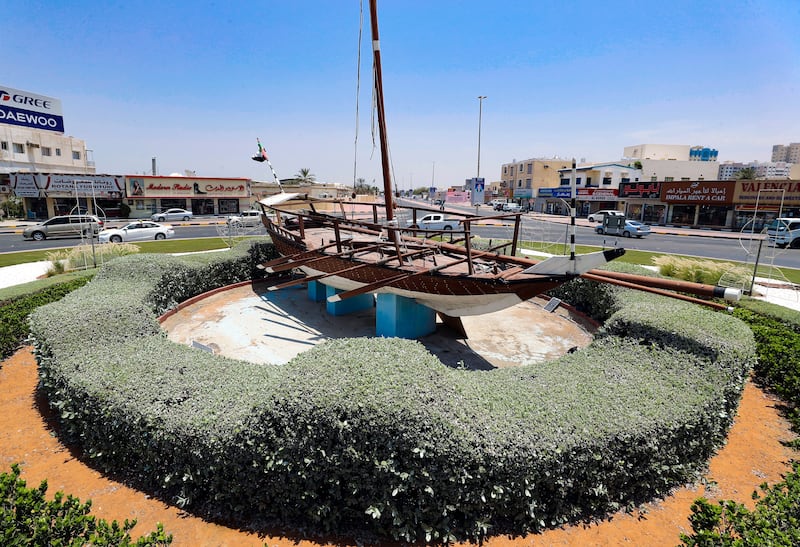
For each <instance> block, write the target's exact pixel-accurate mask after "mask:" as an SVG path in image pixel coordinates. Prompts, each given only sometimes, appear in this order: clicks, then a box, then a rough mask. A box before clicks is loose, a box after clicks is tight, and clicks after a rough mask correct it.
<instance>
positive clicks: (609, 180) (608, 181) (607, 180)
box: [603, 177, 611, 184]
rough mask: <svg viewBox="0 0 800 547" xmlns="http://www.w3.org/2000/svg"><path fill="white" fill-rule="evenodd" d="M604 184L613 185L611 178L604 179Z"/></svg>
mask: <svg viewBox="0 0 800 547" xmlns="http://www.w3.org/2000/svg"><path fill="white" fill-rule="evenodd" d="M603 184H611V177H603Z"/></svg>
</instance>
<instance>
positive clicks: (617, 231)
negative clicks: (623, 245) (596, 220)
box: [594, 220, 650, 237]
mask: <svg viewBox="0 0 800 547" xmlns="http://www.w3.org/2000/svg"><path fill="white" fill-rule="evenodd" d="M594 231H595V232H597V233H598V234H608V235H612V236H623V237H634V236H635V237H644V236H646V235H648V234H650V226H648V225H647V224H642V223H641V222H639V221H638V220H626V221H625V223H624V224H623V225H622V226H620V227H618V228H617V227H609V226H604V225H603V224H601V225H599V226H598V227H596V228H595V229H594Z"/></svg>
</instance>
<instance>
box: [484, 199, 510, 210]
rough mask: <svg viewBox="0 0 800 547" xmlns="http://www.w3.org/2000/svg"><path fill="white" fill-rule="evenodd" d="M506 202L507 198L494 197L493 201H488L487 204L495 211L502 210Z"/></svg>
mask: <svg viewBox="0 0 800 547" xmlns="http://www.w3.org/2000/svg"><path fill="white" fill-rule="evenodd" d="M505 203H506V200H504V199H497V198H495V199H493V200H491V201H487V202H486V205H488V206H489V207H491V208H492V209H494V210H495V211H500V210H502V209H503V205H505Z"/></svg>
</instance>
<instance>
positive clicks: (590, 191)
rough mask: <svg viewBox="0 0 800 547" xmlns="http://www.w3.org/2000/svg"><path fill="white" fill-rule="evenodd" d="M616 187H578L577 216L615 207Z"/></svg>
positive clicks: (617, 192)
mask: <svg viewBox="0 0 800 547" xmlns="http://www.w3.org/2000/svg"><path fill="white" fill-rule="evenodd" d="M618 195H619V190H617V189H616V188H578V196H577V200H576V201H577V204H576V207H577V209H578V212H577V214H578V216H579V217H585V216H588V215H590V214H591V213H594V212H595V211H600V210H603V209H617V196H618Z"/></svg>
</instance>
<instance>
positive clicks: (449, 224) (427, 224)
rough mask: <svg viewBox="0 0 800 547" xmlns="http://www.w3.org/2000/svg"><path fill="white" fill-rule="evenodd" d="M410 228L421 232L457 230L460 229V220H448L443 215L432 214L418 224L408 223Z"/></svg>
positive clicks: (418, 220)
mask: <svg viewBox="0 0 800 547" xmlns="http://www.w3.org/2000/svg"><path fill="white" fill-rule="evenodd" d="M408 227H409V228H419V229H420V230H455V229H457V228H458V219H452V218H447V217H446V216H445V215H444V214H443V213H431V214H429V215H425V216H424V217H422V218H418V219H417V222H414V221H413V220H409V221H408Z"/></svg>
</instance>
